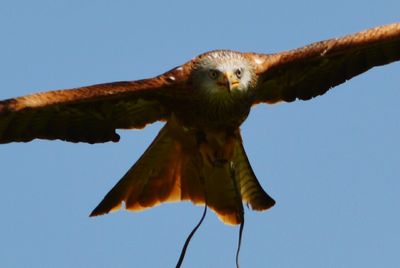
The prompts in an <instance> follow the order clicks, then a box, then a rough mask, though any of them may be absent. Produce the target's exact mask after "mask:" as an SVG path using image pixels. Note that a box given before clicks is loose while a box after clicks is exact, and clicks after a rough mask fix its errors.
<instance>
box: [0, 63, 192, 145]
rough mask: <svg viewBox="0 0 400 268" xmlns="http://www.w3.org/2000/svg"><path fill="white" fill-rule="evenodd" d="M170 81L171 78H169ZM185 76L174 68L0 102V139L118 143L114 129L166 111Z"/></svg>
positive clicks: (145, 121) (149, 120)
mask: <svg viewBox="0 0 400 268" xmlns="http://www.w3.org/2000/svg"><path fill="white" fill-rule="evenodd" d="M172 76H173V77H174V79H170V77H172ZM184 80H185V76H184V73H183V72H182V71H180V72H178V71H177V70H176V69H174V70H172V71H170V72H167V73H165V74H163V75H161V76H158V77H155V78H151V79H144V80H138V81H132V82H115V83H107V84H98V85H93V86H88V87H81V88H75V89H68V90H56V91H49V92H44V93H37V94H33V95H28V96H23V97H19V98H15V99H8V100H4V101H0V143H8V142H27V141H31V140H32V139H35V138H39V139H50V140H54V139H60V140H64V141H70V142H88V143H99V142H107V141H114V142H116V141H118V140H119V135H118V134H117V133H116V132H115V130H116V129H127V128H142V127H144V126H145V125H146V124H149V123H152V122H155V121H157V120H163V119H165V118H166V117H167V116H168V115H169V109H168V102H169V99H170V98H171V97H172V96H175V95H176V91H177V90H179V89H180V87H181V83H183V81H184Z"/></svg>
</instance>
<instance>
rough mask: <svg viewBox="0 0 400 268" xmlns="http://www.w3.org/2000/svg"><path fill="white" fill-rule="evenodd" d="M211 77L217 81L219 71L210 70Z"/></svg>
mask: <svg viewBox="0 0 400 268" xmlns="http://www.w3.org/2000/svg"><path fill="white" fill-rule="evenodd" d="M208 74H209V75H210V77H211V78H212V79H217V78H218V71H217V70H210V71H209V73H208Z"/></svg>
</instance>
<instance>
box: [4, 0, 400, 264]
mask: <svg viewBox="0 0 400 268" xmlns="http://www.w3.org/2000/svg"><path fill="white" fill-rule="evenodd" d="M399 10H400V2H399V1H398V0H392V1H361V0H359V1H348V0H346V1H345V0H339V1H298V2H294V1H293V2H292V1H248V2H245V1H232V0H231V1H220V2H216V1H198V2H196V3H194V2H193V3H189V1H186V2H184V1H159V2H157V1H141V2H140V3H134V2H133V1H82V0H80V1H72V0H68V1H50V0H48V1H44V0H36V1H5V0H3V1H1V2H0V34H1V39H0V78H1V79H0V88H1V89H0V99H4V98H10V97H15V96H20V95H24V94H29V93H33V92H37V91H46V90H51V89H59V88H71V87H77V86H83V85H90V84H95V83H101V82H110V81H118V80H136V79H141V78H146V77H151V76H154V75H158V74H160V73H162V72H164V71H167V70H169V69H171V68H173V67H175V66H177V65H180V64H182V63H184V62H186V61H187V60H189V59H191V58H192V57H194V56H196V55H198V54H200V53H202V52H205V51H208V50H211V49H219V48H226V49H234V50H240V51H254V52H264V53H269V52H277V51H281V50H286V49H292V48H296V47H299V46H303V45H305V44H308V43H310V42H314V41H319V40H323V39H327V38H331V37H337V36H341V35H344V34H348V33H352V32H356V31H359V30H363V29H365V28H369V27H373V26H377V25H381V24H386V23H391V22H395V21H400V20H399V19H400V16H399ZM399 74H400V64H399V63H395V64H391V65H388V66H385V67H382V68H377V69H374V70H372V71H369V72H368V73H366V74H363V75H361V76H359V77H357V78H355V79H353V80H351V81H349V82H347V83H346V84H344V85H341V86H338V87H337V88H335V89H334V90H332V91H330V92H328V93H327V94H326V95H324V96H322V97H319V98H317V99H314V100H312V101H308V102H296V103H292V104H280V105H273V106H267V105H259V106H257V107H255V108H254V109H253V111H252V113H251V114H250V116H249V118H248V120H247V121H246V122H245V123H244V124H243V126H242V132H243V136H244V143H245V147H246V149H247V152H248V155H249V158H250V161H251V163H252V165H253V167H254V170H255V172H256V174H257V175H258V178H259V180H260V182H261V184H262V185H263V187H264V188H265V190H266V191H267V192H268V193H269V194H270V195H271V196H273V197H274V198H275V199H276V201H277V205H276V206H275V207H274V208H273V209H271V210H270V211H268V212H265V213H257V212H253V211H249V210H246V214H245V216H246V225H245V230H244V237H243V244H242V246H243V247H242V251H241V264H242V267H399V266H400V255H399V245H400V230H399V226H400V216H399V208H400V197H399V194H400V178H399V176H400V163H399V159H400V158H399V156H400V141H399V137H400V119H399V114H400V108H399V104H398V102H399V99H400V77H399ZM161 126H162V124H161V123H156V124H154V125H151V126H149V127H147V128H146V129H145V130H140V131H136V130H133V131H120V132H119V133H120V134H121V136H122V139H121V141H120V142H119V143H116V144H112V143H107V144H100V145H88V144H70V143H63V142H59V141H52V142H49V141H34V142H31V143H27V144H15V143H14V144H7V145H1V146H0V165H1V170H0V172H1V173H0V174H1V175H0V211H1V220H0V267H68V268H69V267H174V266H175V264H176V261H177V259H178V256H179V252H180V249H181V247H182V245H183V242H184V240H185V238H186V236H187V234H188V233H189V232H190V230H191V229H192V227H193V226H194V225H195V224H196V222H197V221H198V219H199V218H200V216H201V213H202V207H198V206H193V205H192V204H191V203H178V204H166V205H162V206H159V207H156V208H153V209H151V210H148V211H145V212H141V213H130V212H125V211H122V212H121V211H120V212H117V213H113V214H109V215H106V216H102V217H95V218H89V217H88V215H89V213H90V212H91V210H92V209H93V208H94V207H95V206H96V205H97V204H98V202H100V200H101V199H102V198H103V196H104V195H105V194H106V193H107V191H108V190H110V188H111V187H112V186H113V185H114V184H115V183H116V182H117V181H118V180H119V178H120V177H121V176H122V175H123V174H124V173H125V171H127V170H128V168H129V167H130V166H131V165H132V164H133V163H134V162H135V160H136V159H137V158H138V157H139V156H140V155H141V154H142V153H143V151H144V150H145V148H146V147H147V146H148V144H149V143H150V142H151V140H152V139H153V138H154V137H155V135H156V133H157V131H158V130H159V128H160V127H161ZM237 236H238V228H237V227H231V226H228V225H224V224H222V223H221V222H220V221H219V220H218V219H217V217H216V216H215V215H214V214H213V213H209V214H208V216H207V218H206V220H205V222H204V224H203V225H202V227H201V228H200V229H199V231H198V233H197V234H196V236H195V237H194V239H193V240H192V243H191V245H190V247H189V250H188V252H187V256H186V259H185V261H184V267H233V266H234V256H235V250H236V243H237Z"/></svg>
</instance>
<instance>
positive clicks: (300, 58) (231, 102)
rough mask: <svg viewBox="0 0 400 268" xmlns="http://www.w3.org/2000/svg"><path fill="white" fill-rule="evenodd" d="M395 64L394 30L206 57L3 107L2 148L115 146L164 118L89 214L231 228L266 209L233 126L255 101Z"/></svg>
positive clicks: (292, 96) (399, 30) (318, 89)
mask: <svg viewBox="0 0 400 268" xmlns="http://www.w3.org/2000/svg"><path fill="white" fill-rule="evenodd" d="M397 60H400V24H399V23H396V24H391V25H387V26H382V27H377V28H374V29H370V30H367V31H363V32H359V33H356V34H353V35H348V36H345V37H342V38H336V39H331V40H326V41H322V42H317V43H314V44H311V45H308V46H305V47H303V48H299V49H295V50H290V51H285V52H280V53H275V54H257V53H240V52H234V51H228V50H219V51H211V52H208V53H204V54H202V55H200V56H198V57H197V58H195V59H193V60H191V61H189V62H187V63H185V64H183V65H182V66H180V67H178V68H175V69H172V70H171V71H168V72H166V73H164V74H162V75H160V76H157V77H154V78H150V79H144V80H139V81H130V82H115V83H108V84H99V85H93V86H88V87H81V88H76V89H69V90H57V91H50V92H45V93H37V94H33V95H29V96H23V97H19V98H14V99H9V100H4V101H1V102H0V143H9V142H27V141H31V140H33V139H36V138H39V139H50V140H53V139H60V140H65V141H70V142H87V143H100V142H107V141H113V142H116V141H118V140H119V136H118V134H117V133H116V132H115V131H116V129H130V128H143V127H144V126H146V125H147V124H150V123H153V122H155V121H166V122H167V123H166V125H165V126H164V127H163V128H162V130H161V131H160V133H159V134H158V136H157V137H156V139H155V140H154V141H153V143H152V144H151V145H150V147H149V148H148V149H147V150H146V152H145V153H144V154H143V156H142V157H141V158H140V159H139V160H138V161H137V163H136V164H135V165H134V166H133V167H132V168H131V169H130V170H129V171H128V172H127V173H126V174H125V176H124V177H123V178H122V179H121V180H120V181H119V182H118V184H117V185H116V186H115V187H114V188H113V189H112V190H111V191H110V192H109V193H108V194H107V195H106V197H105V198H104V199H103V201H102V202H101V203H100V204H99V205H98V206H97V207H96V208H95V210H94V211H93V212H92V214H91V215H93V216H94V215H101V214H104V213H108V212H110V211H113V210H116V209H118V208H120V207H121V205H122V204H125V207H126V208H127V209H128V210H142V209H146V208H150V207H153V206H155V205H157V204H160V203H163V202H172V201H181V200H190V201H192V202H193V203H195V204H204V203H206V204H207V205H208V206H209V207H211V208H212V209H213V210H214V211H215V212H216V213H217V215H218V216H219V218H220V219H221V220H222V221H224V222H226V223H230V224H238V223H241V222H242V221H243V206H242V202H245V203H247V204H249V205H250V206H251V208H252V209H254V210H265V209H268V208H270V207H271V206H273V205H274V200H273V199H272V198H271V197H270V196H268V195H267V194H266V193H265V191H264V190H263V189H262V188H261V186H260V184H259V182H258V181H257V178H256V177H255V175H254V172H253V171H252V169H251V166H250V164H249V161H248V159H247V156H246V153H245V151H244V148H243V144H242V140H241V136H240V130H239V127H240V125H241V124H242V122H243V121H244V120H245V119H246V117H247V115H248V113H249V112H250V108H251V106H252V105H255V104H258V103H277V102H281V101H285V102H291V101H294V100H296V99H300V100H308V99H311V98H313V97H316V96H319V95H322V94H324V93H325V92H326V91H328V90H329V89H330V88H332V87H334V86H336V85H338V84H341V83H343V82H345V81H346V80H348V79H351V78H352V77H354V76H356V75H358V74H361V73H363V72H365V71H367V70H369V69H370V68H372V67H375V66H379V65H384V64H388V63H391V62H394V61H397Z"/></svg>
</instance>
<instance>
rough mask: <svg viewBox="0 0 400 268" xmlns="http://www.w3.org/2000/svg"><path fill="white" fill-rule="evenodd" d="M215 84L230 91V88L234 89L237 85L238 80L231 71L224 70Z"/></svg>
mask: <svg viewBox="0 0 400 268" xmlns="http://www.w3.org/2000/svg"><path fill="white" fill-rule="evenodd" d="M217 84H218V85H219V86H221V87H224V88H226V89H227V90H228V92H229V93H230V92H231V91H232V89H235V88H237V87H238V86H239V84H240V81H239V80H238V79H237V78H236V76H235V75H234V74H233V73H232V72H224V73H223V75H222V77H221V79H220V81H218V82H217Z"/></svg>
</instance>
